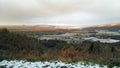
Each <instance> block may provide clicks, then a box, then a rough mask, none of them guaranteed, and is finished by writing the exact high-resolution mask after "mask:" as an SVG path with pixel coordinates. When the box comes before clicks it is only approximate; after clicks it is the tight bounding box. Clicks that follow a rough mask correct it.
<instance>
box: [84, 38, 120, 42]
mask: <svg viewBox="0 0 120 68" xmlns="http://www.w3.org/2000/svg"><path fill="white" fill-rule="evenodd" d="M84 40H91V41H99V42H101V43H117V42H120V40H115V39H98V38H96V37H88V38H84Z"/></svg>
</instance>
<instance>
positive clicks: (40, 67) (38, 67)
mask: <svg viewBox="0 0 120 68" xmlns="http://www.w3.org/2000/svg"><path fill="white" fill-rule="evenodd" d="M2 66H3V67H5V68H10V67H11V68H61V67H63V66H65V67H66V68H107V66H106V65H104V66H102V67H101V66H100V65H98V64H93V63H88V64H85V63H84V62H77V63H65V62H61V61H49V62H48V61H44V62H41V61H39V62H27V61H23V60H20V61H18V60H13V61H7V60H3V61H1V62H0V67H2Z"/></svg>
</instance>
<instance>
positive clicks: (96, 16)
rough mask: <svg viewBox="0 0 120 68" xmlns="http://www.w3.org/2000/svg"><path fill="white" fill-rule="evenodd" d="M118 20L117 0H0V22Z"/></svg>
mask: <svg viewBox="0 0 120 68" xmlns="http://www.w3.org/2000/svg"><path fill="white" fill-rule="evenodd" d="M115 23H120V0H0V25H55V26H89V25H101V24H115Z"/></svg>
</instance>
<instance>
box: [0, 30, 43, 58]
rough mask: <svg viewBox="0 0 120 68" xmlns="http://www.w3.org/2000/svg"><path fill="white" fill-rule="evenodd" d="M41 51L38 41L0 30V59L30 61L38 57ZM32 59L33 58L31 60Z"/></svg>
mask: <svg viewBox="0 0 120 68" xmlns="http://www.w3.org/2000/svg"><path fill="white" fill-rule="evenodd" d="M42 51H43V49H42V46H41V44H40V43H39V41H38V40H37V39H35V38H32V37H27V36H26V35H19V34H16V33H12V32H9V31H8V30H7V29H2V30H0V59H1V60H2V59H31V58H32V57H37V56H40V55H41V53H42ZM32 59H33V58H32Z"/></svg>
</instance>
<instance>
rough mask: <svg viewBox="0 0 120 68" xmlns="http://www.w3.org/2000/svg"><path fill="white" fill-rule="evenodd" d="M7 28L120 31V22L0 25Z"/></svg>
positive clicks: (17, 29)
mask: <svg viewBox="0 0 120 68" xmlns="http://www.w3.org/2000/svg"><path fill="white" fill-rule="evenodd" d="M3 28H7V29H8V30H11V31H55V30H74V31H75V30H81V29H82V30H87V31H94V30H110V31H118V30H120V24H106V25H98V26H91V27H88V26H52V25H31V26H26V25H14V26H0V29H3Z"/></svg>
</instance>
